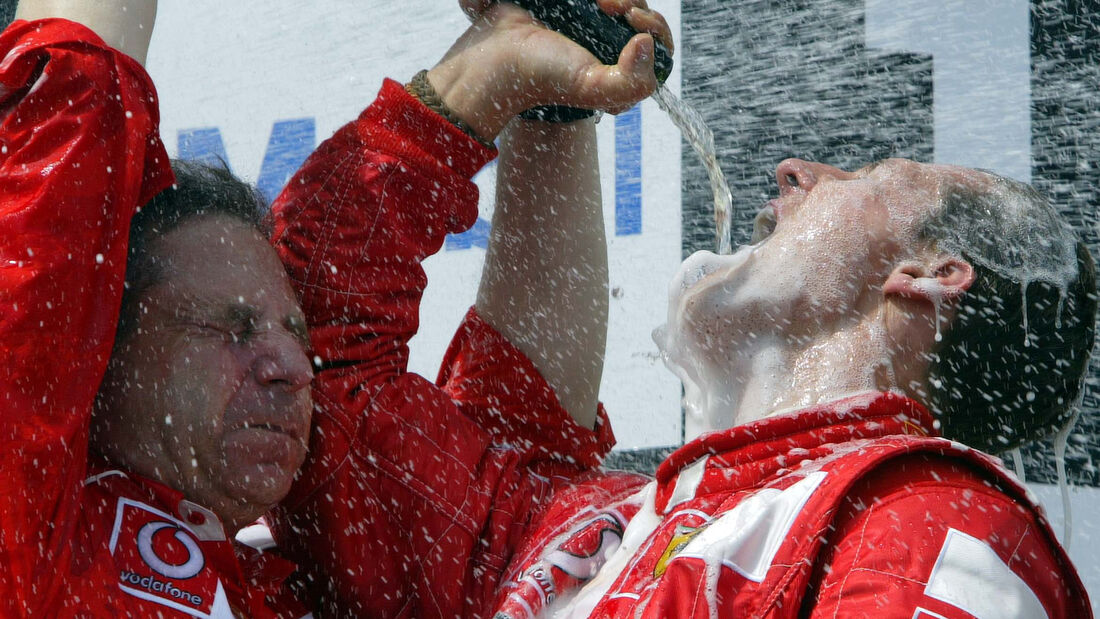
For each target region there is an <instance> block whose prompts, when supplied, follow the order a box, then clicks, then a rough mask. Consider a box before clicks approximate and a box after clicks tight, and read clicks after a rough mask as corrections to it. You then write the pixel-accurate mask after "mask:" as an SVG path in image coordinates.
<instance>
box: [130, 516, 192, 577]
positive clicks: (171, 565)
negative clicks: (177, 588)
mask: <svg viewBox="0 0 1100 619" xmlns="http://www.w3.org/2000/svg"><path fill="white" fill-rule="evenodd" d="M164 529H170V530H171V531H172V534H171V537H172V538H174V539H175V540H176V541H177V542H179V545H181V546H182V549H183V550H184V551H185V552H186V553H187V554H186V558H184V559H183V561H182V562H179V563H177V562H174V561H172V560H171V559H170V558H169V559H168V560H166V558H162V556H161V553H162V552H164V546H165V544H164V542H163V541H161V540H158V539H157V538H158V537H165V536H168V535H169V533H168V531H165V532H164V533H163V534H162V535H160V536H158V535H157V533H160V532H161V531H163V530H164ZM157 542H160V543H159V547H160V548H161V550H160V551H159V552H158V543H157ZM137 549H138V554H139V555H140V556H141V558H142V560H143V561H145V563H146V564H147V565H148V566H149V567H151V568H152V569H153V571H154V572H156V573H158V574H160V575H161V576H164V577H165V578H173V579H175V580H187V579H189V578H194V577H195V576H198V575H199V572H201V571H202V568H203V567H204V566H205V565H206V560H205V559H204V558H203V556H202V550H201V549H200V548H199V543H198V542H196V541H195V538H193V537H192V536H191V534H190V533H187V532H186V531H184V530H183V529H181V528H179V527H178V526H177V525H175V524H173V523H171V522H164V521H160V522H150V523H148V524H146V525H145V526H143V527H141V529H140V530H139V531H138V534H137ZM169 550H170V551H173V554H179V553H178V551H177V550H176V548H170V549H169Z"/></svg>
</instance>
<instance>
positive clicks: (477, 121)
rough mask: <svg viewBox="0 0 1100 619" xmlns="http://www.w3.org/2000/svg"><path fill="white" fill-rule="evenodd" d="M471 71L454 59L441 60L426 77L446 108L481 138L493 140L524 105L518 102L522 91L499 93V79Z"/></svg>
mask: <svg viewBox="0 0 1100 619" xmlns="http://www.w3.org/2000/svg"><path fill="white" fill-rule="evenodd" d="M472 73H473V72H471V71H469V70H464V69H463V68H462V67H459V66H455V65H454V64H453V63H440V64H438V65H436V66H435V67H433V68H432V69H431V70H429V71H428V74H427V79H428V82H429V83H430V84H431V86H432V88H433V89H434V90H435V92H436V93H437V94H438V95H439V98H440V100H441V101H442V103H443V105H444V106H446V107H447V109H449V110H450V111H451V112H452V113H453V114H455V115H456V116H457V117H458V118H460V119H461V120H462V121H463V122H464V123H466V124H467V125H469V127H470V128H471V129H473V131H474V132H476V133H477V135H478V136H480V137H481V138H482V139H484V140H487V141H489V142H492V141H493V140H495V139H496V137H497V135H498V134H499V133H500V132H501V131H502V130H503V129H504V127H505V125H507V124H508V122H509V121H511V120H512V118H513V117H514V116H515V115H516V114H518V113H519V112H520V111H522V110H523V109H525V108H523V107H519V106H517V104H516V103H517V100H518V99H520V98H521V94H520V93H512V95H511V96H501V95H498V94H497V92H496V88H495V86H496V84H497V83H499V80H495V81H494V80H493V79H492V78H491V77H489V76H484V75H479V74H472Z"/></svg>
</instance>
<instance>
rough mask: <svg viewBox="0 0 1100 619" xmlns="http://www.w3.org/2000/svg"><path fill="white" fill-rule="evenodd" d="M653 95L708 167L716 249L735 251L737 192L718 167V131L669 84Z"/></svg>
mask: <svg viewBox="0 0 1100 619" xmlns="http://www.w3.org/2000/svg"><path fill="white" fill-rule="evenodd" d="M653 99H654V100H655V101H657V105H658V106H660V108H661V110H663V111H664V112H665V113H666V114H668V116H669V118H670V119H672V123H673V124H674V125H676V127H677V128H679V129H680V132H681V133H682V134H683V135H684V138H686V139H687V141H688V143H689V144H691V147H692V148H693V149H694V150H695V152H696V153H697V154H698V155H699V159H701V160H702V162H703V165H704V166H705V167H706V169H707V176H708V177H710V188H711V191H713V192H714V234H715V246H716V250H717V252H718V253H719V254H729V253H732V251H733V247H732V245H731V242H730V225H731V221H732V219H733V194H732V193H731V192H730V187H729V184H727V183H726V177H725V176H724V175H723V174H722V168H720V167H718V157H717V153H716V152H715V148H714V133H713V132H711V130H710V128H709V127H707V124H706V123H705V122H704V121H703V117H702V115H700V114H699V112H698V111H697V110H696V109H695V108H693V107H691V106H690V105H688V104H686V103H684V102H683V101H681V100H680V99H679V98H677V97H676V95H674V94H672V91H671V90H669V89H668V86H666V85H665V84H661V85H660V86H659V87H658V88H657V92H655V93H653Z"/></svg>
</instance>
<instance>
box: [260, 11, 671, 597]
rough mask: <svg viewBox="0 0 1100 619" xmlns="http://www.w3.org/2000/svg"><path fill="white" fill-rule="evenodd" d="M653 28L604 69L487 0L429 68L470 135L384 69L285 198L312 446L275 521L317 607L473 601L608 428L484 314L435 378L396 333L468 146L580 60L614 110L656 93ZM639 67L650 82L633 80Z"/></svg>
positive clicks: (449, 219) (460, 186) (491, 134)
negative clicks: (566, 399) (411, 358)
mask: <svg viewBox="0 0 1100 619" xmlns="http://www.w3.org/2000/svg"><path fill="white" fill-rule="evenodd" d="M647 41H648V37H645V36H643V37H639V38H638V39H637V40H635V41H634V43H632V45H631V48H630V49H632V50H633V55H631V56H629V58H630V62H631V63H633V65H626V66H633V67H635V68H633V69H629V70H624V69H623V65H620V66H618V67H605V66H603V65H600V64H599V63H598V62H597V61H595V59H594V58H592V57H591V56H589V55H588V54H587V52H584V51H583V50H582V49H581V48H579V47H576V46H575V45H574V44H573V43H571V42H569V41H568V40H566V39H564V38H563V37H561V36H560V35H557V34H555V33H552V32H549V31H546V30H544V29H542V28H541V27H539V26H538V25H537V24H536V23H535V22H533V21H532V20H531V18H530V17H529V16H528V15H527V13H526V12H524V11H521V10H519V9H516V8H515V7H513V6H510V5H509V6H504V5H500V6H497V7H495V8H494V9H492V12H491V14H487V15H485V16H484V17H482V18H479V19H478V20H477V21H476V22H475V24H474V25H473V26H472V27H471V28H470V30H469V31H468V32H467V33H466V34H465V35H464V36H463V38H462V39H460V40H459V42H458V43H457V44H456V45H455V47H454V48H453V49H452V50H451V52H450V53H449V54H448V56H447V57H446V58H445V59H444V61H443V62H441V63H440V65H439V66H437V67H436V69H434V70H433V72H432V73H431V74H430V75H429V84H430V85H431V86H432V87H433V88H434V90H435V91H436V92H437V95H438V96H439V97H440V98H442V99H443V100H444V101H445V102H446V107H447V108H449V109H450V114H452V115H456V114H457V115H460V118H461V119H462V120H463V124H464V125H466V126H467V129H468V130H469V132H470V133H471V134H472V135H469V134H467V133H466V132H464V131H463V130H461V129H460V128H459V127H458V125H456V124H455V123H452V122H451V121H449V120H448V119H446V118H444V116H443V115H441V114H439V113H437V112H439V111H443V110H441V108H436V111H433V110H432V109H429V107H428V106H426V105H424V104H423V103H422V100H418V99H417V98H414V97H413V96H412V95H411V94H410V93H409V92H407V91H406V90H405V89H404V88H402V87H401V86H400V85H398V84H397V83H395V82H392V81H388V82H387V83H386V84H385V85H383V87H382V91H381V93H380V94H379V98H378V99H377V100H376V101H375V102H374V103H373V104H372V105H371V106H370V107H369V108H367V110H365V111H364V112H363V113H362V114H361V115H360V117H359V118H358V119H357V120H356V121H355V122H353V123H351V124H349V125H347V126H345V127H344V128H342V129H340V130H339V131H338V132H337V133H336V135H334V136H333V137H332V138H330V139H329V140H327V141H326V142H325V143H324V144H322V145H321V147H320V148H319V149H318V150H317V151H316V152H315V153H314V154H313V155H312V156H311V157H310V158H309V159H308V160H307V161H306V163H305V165H304V166H303V167H302V169H301V170H300V171H299V172H298V173H297V174H296V175H295V177H294V178H292V179H291V181H290V182H289V183H288V185H287V189H286V190H285V191H284V193H283V195H281V196H280V198H279V199H278V200H277V201H276V203H275V205H274V207H273V212H274V215H275V229H274V242H275V245H276V248H277V250H278V251H279V253H280V256H281V257H282V259H283V261H284V263H285V264H286V266H287V269H288V271H289V273H290V274H291V278H292V280H293V281H294V283H295V285H296V286H297V288H298V290H299V291H300V294H301V300H302V306H303V309H304V311H305V313H306V317H307V320H308V322H309V327H310V330H311V334H312V340H313V347H314V354H315V357H316V359H315V360H316V361H317V362H319V364H320V367H319V372H318V373H317V378H316V379H315V382H314V388H313V393H314V401H315V403H316V404H317V406H316V409H315V414H314V424H315V428H314V431H313V434H312V436H311V444H310V454H309V457H308V459H307V463H306V465H305V467H304V468H303V471H302V473H301V475H300V477H299V480H298V482H297V483H296V484H295V487H294V489H293V490H292V492H291V495H290V496H289V497H288V498H287V500H286V501H284V502H283V503H282V504H281V505H280V506H279V508H278V509H277V510H276V511H275V513H273V523H274V527H275V533H276V537H277V538H278V540H279V543H280V546H281V547H282V548H283V549H284V551H286V552H287V553H289V554H290V555H291V556H292V557H293V558H294V560H295V561H297V562H298V563H299V564H300V565H301V566H302V567H303V570H302V580H301V582H302V583H303V587H302V589H303V590H304V591H307V592H308V594H312V595H314V596H316V597H317V598H319V599H317V600H315V603H316V604H318V608H320V609H322V610H327V611H330V612H336V613H340V614H356V613H364V612H367V611H368V610H369V612H370V613H372V614H376V615H382V616H391V615H397V614H404V615H405V616H420V617H450V616H455V615H461V616H471V615H472V616H476V615H477V614H478V613H479V612H480V610H481V609H482V608H483V606H484V605H487V604H488V603H490V602H491V601H492V599H493V596H494V593H495V589H494V588H495V585H496V583H497V581H498V579H499V578H500V574H501V572H502V570H503V569H504V567H505V565H506V563H507V557H508V556H509V555H510V554H511V552H512V546H513V545H514V543H515V541H516V540H517V536H518V535H519V534H521V533H522V531H523V529H524V527H526V526H527V524H529V521H530V519H531V518H532V517H533V514H534V513H536V511H537V509H538V508H539V506H540V505H541V504H542V502H543V501H544V500H545V499H546V497H547V496H548V494H549V493H550V491H551V490H552V487H553V485H554V484H557V483H563V482H564V481H565V480H568V479H569V478H571V477H574V476H576V475H578V474H580V473H581V472H583V471H585V470H587V469H589V468H592V467H594V466H596V465H597V464H598V463H599V461H600V457H601V456H602V455H603V454H604V453H606V451H607V449H609V448H610V440H609V438H610V436H609V434H608V433H607V432H606V428H604V430H603V434H599V433H596V432H591V431H586V430H584V429H583V428H580V427H578V426H577V425H576V424H574V423H573V422H572V421H571V420H570V419H569V417H568V415H567V414H566V413H565V412H564V411H562V409H561V406H560V405H559V404H558V402H557V400H556V399H555V398H554V395H553V389H552V388H551V387H550V386H549V385H548V384H547V382H546V381H545V380H543V378H542V376H541V374H540V371H539V369H537V368H536V367H535V366H533V365H532V362H531V360H529V359H528V358H527V357H526V356H525V355H524V354H523V353H522V352H521V351H520V350H517V349H516V347H515V346H513V345H512V344H511V343H509V341H508V340H506V339H505V338H504V337H502V336H501V335H500V334H499V333H498V332H497V331H495V330H494V329H493V328H492V327H491V326H489V325H487V324H486V323H485V321H483V320H481V319H480V318H479V317H478V316H476V314H472V315H471V317H470V318H469V319H468V320H467V322H466V323H465V324H464V325H463V327H462V329H461V330H460V333H459V335H458V336H457V337H456V342H457V343H458V344H457V345H455V346H452V352H453V353H454V354H453V356H452V357H451V359H450V362H448V363H447V364H446V366H447V367H449V368H453V371H452V372H451V375H450V379H451V380H445V381H444V382H445V387H444V388H439V387H437V386H436V385H435V384H433V383H432V382H430V381H428V380H425V379H424V378H422V377H419V376H416V375H413V374H411V373H409V372H408V371H407V369H406V363H407V358H408V355H407V349H406V345H407V342H408V340H409V338H411V337H412V335H413V334H414V333H415V332H416V328H417V324H418V317H419V302H420V298H421V294H422V291H423V289H424V286H425V285H426V279H425V275H424V271H423V269H422V268H421V266H420V261H421V260H423V259H424V258H425V257H426V256H428V255H430V254H432V253H434V252H436V251H438V250H439V248H440V247H441V246H442V244H443V240H444V237H445V235H446V234H447V233H453V232H459V231H462V230H465V229H467V228H468V227H469V226H470V225H472V224H473V222H474V221H475V218H476V215H477V210H476V209H477V188H476V185H474V184H473V183H472V182H471V180H470V179H471V177H472V176H473V175H474V174H475V173H476V172H477V170H478V169H479V168H480V167H481V166H483V165H484V164H485V163H487V162H488V161H489V160H490V159H492V157H493V156H494V155H495V154H496V153H495V150H494V149H492V148H490V147H487V146H485V145H484V144H479V141H480V142H483V143H488V142H490V141H491V140H492V139H493V138H495V137H496V135H497V132H499V131H500V130H501V128H502V127H504V126H505V124H507V122H508V120H509V119H510V118H511V117H512V116H513V115H515V114H516V113H518V112H520V111H521V110H523V109H526V108H527V107H531V106H533V105H536V104H541V103H551V102H555V103H556V102H563V101H561V100H560V99H559V96H560V94H559V90H562V89H564V92H566V93H568V88H566V85H568V84H574V83H577V82H576V79H577V75H576V74H575V71H574V70H573V69H574V68H575V67H574V65H577V66H579V67H580V69H577V70H578V71H581V72H585V73H586V75H587V77H586V78H585V79H583V80H581V82H582V83H583V82H585V80H587V83H592V84H602V87H603V88H604V89H605V91H606V92H607V93H613V94H614V95H615V96H614V97H613V96H611V95H610V94H609V95H608V97H607V98H608V100H610V101H611V102H612V103H611V104H609V105H607V106H605V107H615V106H625V105H628V104H629V102H632V101H635V100H637V99H638V98H640V97H641V96H644V95H645V94H648V92H649V91H650V90H651V89H652V86H653V81H654V79H653V77H652V69H651V68H649V67H648V66H647V62H648V60H643V59H641V58H640V56H641V54H640V53H639V52H641V51H645V45H644V44H645V43H646V42H647ZM527 44H529V45H527ZM628 51H630V50H628ZM645 69H648V71H649V76H648V80H646V79H645V78H644V77H638V76H636V75H634V72H635V71H636V72H637V73H638V74H643V75H644V73H645ZM635 80H641V83H635ZM616 84H617V86H616V87H614V88H613V85H616ZM586 96H588V97H591V98H590V99H588V101H596V100H599V97H598V96H596V95H594V94H592V93H591V92H589V93H588V94H587V95H586ZM425 98H427V99H429V101H432V99H433V98H432V97H425ZM432 102H433V103H435V101H432ZM564 102H573V103H575V104H583V103H584V102H582V101H571V100H569V99H566V100H565V101H564ZM475 137H476V138H477V139H475ZM540 139H541V138H540ZM571 139H572V138H571ZM597 203H598V202H597ZM454 351H458V352H454ZM452 362H453V363H452ZM479 398H481V399H479ZM475 400H476V402H475ZM503 400H507V405H502V401H503ZM518 403H522V404H523V405H524V406H525V408H523V409H521V408H520V404H518ZM509 407H510V408H509ZM467 413H470V414H467ZM482 413H484V414H485V416H484V417H477V415H479V414H482ZM513 413H516V414H519V413H522V414H523V417H516V418H513V417H511V416H510V415H512V414H513ZM493 424H495V426H496V427H498V428H502V427H515V426H525V427H535V428H537V429H538V439H539V440H538V445H537V446H536V445H534V443H533V442H532V443H531V444H525V443H522V442H520V441H505V440H498V439H499V438H500V437H499V436H494V435H493V430H492V429H490V428H487V427H486V426H488V425H493ZM555 441H556V442H555ZM505 442H507V443H508V445H509V446H508V447H501V444H502V443H505Z"/></svg>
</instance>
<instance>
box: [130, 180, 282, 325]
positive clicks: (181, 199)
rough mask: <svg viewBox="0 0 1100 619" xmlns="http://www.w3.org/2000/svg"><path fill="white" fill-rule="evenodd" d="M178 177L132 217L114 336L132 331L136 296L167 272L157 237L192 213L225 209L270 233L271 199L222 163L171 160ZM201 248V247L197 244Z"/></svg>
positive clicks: (250, 224)
mask: <svg viewBox="0 0 1100 619" xmlns="http://www.w3.org/2000/svg"><path fill="white" fill-rule="evenodd" d="M172 172H174V173H175V176H176V182H175V184H173V185H172V186H171V187H169V188H168V189H165V190H164V191H162V192H160V193H159V194H157V195H156V196H155V197H154V198H153V199H152V200H150V201H149V202H148V203H147V204H145V206H142V207H141V208H140V209H139V210H138V212H137V213H136V214H135V215H134V217H133V219H132V220H131V222H130V242H129V251H128V253H127V257H126V287H125V290H124V291H123V293H122V309H121V311H120V313H119V320H118V334H117V335H116V338H115V339H116V341H118V340H121V339H122V338H125V337H126V336H127V335H129V334H130V333H131V331H132V330H133V328H134V325H135V323H136V318H137V312H138V311H139V308H138V299H140V298H141V296H142V293H144V292H145V291H146V290H148V289H149V287H151V286H153V285H154V284H156V283H157V282H159V281H160V280H161V278H162V277H163V275H164V273H163V270H162V269H163V266H162V265H161V264H159V263H158V262H157V260H156V257H155V256H154V252H153V251H152V247H153V244H154V243H155V241H156V240H157V239H159V238H161V237H163V236H164V235H166V234H168V233H169V232H171V231H172V230H175V229H176V228H178V227H179V226H180V225H181V224H183V223H184V222H186V221H187V220H189V219H191V218H194V217H202V216H204V215H225V216H228V217H232V218H233V219H236V220H238V221H241V222H243V223H245V224H248V225H249V226H252V227H253V228H255V229H256V230H257V231H259V232H260V233H262V234H263V235H264V236H265V237H266V236H267V230H266V222H265V220H264V213H265V212H266V210H267V205H266V203H265V201H264V198H263V196H262V195H261V194H260V192H259V191H258V190H257V189H256V188H254V187H252V186H251V185H249V184H248V183H245V182H244V181H242V180H240V179H238V178H237V177H236V176H233V173H232V172H230V171H229V170H228V169H227V168H226V167H225V166H224V165H223V166H220V167H219V166H213V165H207V164H205V163H200V162H197V161H184V160H173V161H172ZM196 251H201V248H196Z"/></svg>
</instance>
